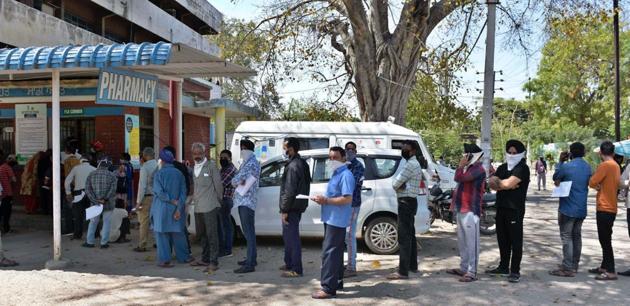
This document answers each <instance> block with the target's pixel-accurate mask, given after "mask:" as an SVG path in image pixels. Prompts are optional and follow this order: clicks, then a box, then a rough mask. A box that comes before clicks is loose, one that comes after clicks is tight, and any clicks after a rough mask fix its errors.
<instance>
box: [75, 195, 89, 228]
mask: <svg viewBox="0 0 630 306" xmlns="http://www.w3.org/2000/svg"><path fill="white" fill-rule="evenodd" d="M89 201H90V200H88V198H87V196H85V197H84V198H83V200H81V201H80V202H78V203H72V225H73V235H72V237H73V238H74V239H81V237H82V236H83V231H84V223H85V208H86V207H87V206H88V205H90V202H89Z"/></svg>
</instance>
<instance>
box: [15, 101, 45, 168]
mask: <svg viewBox="0 0 630 306" xmlns="http://www.w3.org/2000/svg"><path fill="white" fill-rule="evenodd" d="M46 109H47V108H46V104H16V105H15V153H16V158H17V161H18V163H19V164H20V165H25V164H26V162H27V161H28V160H29V159H30V158H31V157H32V156H33V155H35V154H37V152H39V151H46V149H47V146H48V121H47V113H46Z"/></svg>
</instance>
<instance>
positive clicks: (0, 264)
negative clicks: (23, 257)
mask: <svg viewBox="0 0 630 306" xmlns="http://www.w3.org/2000/svg"><path fill="white" fill-rule="evenodd" d="M18 265H20V264H19V263H17V261H14V260H11V259H8V258H3V259H2V260H0V267H2V268H5V267H15V266H18Z"/></svg>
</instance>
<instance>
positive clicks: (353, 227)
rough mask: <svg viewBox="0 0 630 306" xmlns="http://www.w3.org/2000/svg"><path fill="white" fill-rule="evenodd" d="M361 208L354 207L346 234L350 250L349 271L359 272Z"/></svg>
mask: <svg viewBox="0 0 630 306" xmlns="http://www.w3.org/2000/svg"><path fill="white" fill-rule="evenodd" d="M360 209H361V206H357V207H352V215H351V216H350V225H349V226H348V231H347V233H346V247H347V248H348V270H352V271H356V270H357V219H358V218H359V210H360Z"/></svg>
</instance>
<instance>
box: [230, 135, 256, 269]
mask: <svg viewBox="0 0 630 306" xmlns="http://www.w3.org/2000/svg"><path fill="white" fill-rule="evenodd" d="M254 148H255V145H254V143H253V142H251V141H250V140H247V139H243V140H241V157H242V158H243V163H242V164H241V168H240V169H239V170H238V173H237V174H236V175H235V176H234V178H233V179H232V185H233V186H234V187H236V188H238V186H239V185H245V182H246V181H247V180H248V179H250V178H253V179H255V180H256V181H255V182H254V183H253V184H252V185H251V187H250V188H249V189H248V190H247V191H246V192H245V194H243V195H241V194H240V193H239V192H235V193H234V204H235V205H236V207H238V215H239V217H240V219H241V228H242V230H243V235H244V236H245V240H247V257H246V258H245V259H244V260H241V261H239V262H238V264H239V265H240V266H241V267H240V268H238V269H236V270H234V273H250V272H254V271H255V270H256V268H255V267H256V265H257V264H258V263H257V262H256V257H257V254H256V228H255V213H256V194H257V192H258V182H259V180H260V164H259V163H258V160H256V155H255V154H254Z"/></svg>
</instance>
